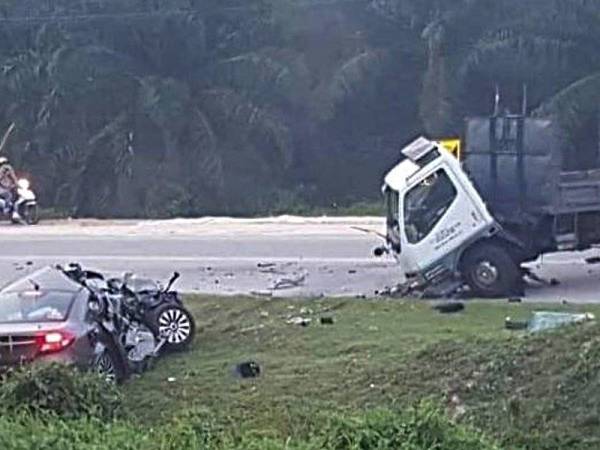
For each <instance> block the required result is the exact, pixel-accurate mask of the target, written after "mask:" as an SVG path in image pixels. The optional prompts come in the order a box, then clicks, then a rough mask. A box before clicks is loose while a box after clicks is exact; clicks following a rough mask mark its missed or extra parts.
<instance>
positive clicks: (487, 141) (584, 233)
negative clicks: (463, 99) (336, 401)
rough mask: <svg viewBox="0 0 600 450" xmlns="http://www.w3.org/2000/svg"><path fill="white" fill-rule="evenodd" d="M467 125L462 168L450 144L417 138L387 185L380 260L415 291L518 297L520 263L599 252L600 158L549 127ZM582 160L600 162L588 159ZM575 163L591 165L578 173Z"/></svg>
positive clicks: (516, 121) (481, 121) (533, 123)
mask: <svg viewBox="0 0 600 450" xmlns="http://www.w3.org/2000/svg"><path fill="white" fill-rule="evenodd" d="M466 125H467V126H466V131H465V136H464V138H465V140H464V141H465V143H466V146H465V148H464V152H462V155H461V156H462V160H461V161H459V160H458V158H457V157H456V155H457V153H456V152H452V149H450V150H449V149H448V147H449V145H448V143H447V142H444V141H442V142H435V141H432V140H429V139H426V138H424V137H420V138H418V139H416V140H415V141H413V142H412V143H410V144H409V145H407V146H406V147H405V148H404V149H403V150H402V155H403V157H404V159H403V160H402V161H401V162H400V163H398V164H397V165H396V166H395V167H394V168H393V169H392V170H391V171H390V172H389V173H388V174H387V175H386V177H385V182H384V186H383V192H384V195H385V198H386V204H387V232H386V247H385V249H384V250H385V251H387V252H389V253H391V254H392V255H393V256H394V257H395V258H396V260H397V261H398V263H399V265H400V267H401V269H402V272H403V273H404V275H405V277H406V278H407V280H408V282H409V283H411V284H413V285H418V286H431V285H439V284H440V283H443V282H444V281H446V280H454V281H458V282H460V283H461V284H466V285H468V286H469V288H470V290H471V292H472V293H473V294H474V295H476V296H479V297H499V296H504V295H513V294H520V293H521V291H522V280H523V276H522V275H523V273H524V271H523V269H522V268H521V265H522V263H524V262H527V261H533V260H535V259H536V258H538V257H539V256H540V255H542V254H545V253H552V252H559V251H580V250H586V249H588V248H590V247H591V246H594V245H598V244H600V150H596V149H595V148H593V149H591V150H589V149H586V148H584V149H581V148H578V147H573V146H572V145H570V144H569V141H568V139H566V138H565V133H564V131H563V130H562V129H561V127H560V126H559V125H558V124H557V123H556V121H553V120H552V119H547V118H533V117H525V116H522V115H504V116H492V117H476V118H471V119H468V120H467V123H466ZM451 148H453V147H451ZM458 148H459V149H460V147H458ZM584 150H589V151H590V152H591V153H593V154H596V152H598V155H597V157H596V158H591V157H590V158H582V157H581V154H583V153H585V152H584ZM577 159H580V160H582V161H583V162H585V164H583V163H581V164H578V165H576V167H577V168H578V170H575V171H573V170H572V168H573V165H574V163H573V161H574V160H577ZM379 253H381V251H380V252H379Z"/></svg>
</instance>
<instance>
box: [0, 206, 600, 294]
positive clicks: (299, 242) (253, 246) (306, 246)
mask: <svg viewBox="0 0 600 450" xmlns="http://www.w3.org/2000/svg"><path fill="white" fill-rule="evenodd" d="M353 226H358V227H361V228H367V229H372V230H379V231H381V230H382V227H383V223H382V221H381V219H379V218H335V219H333V218H332V219H324V218H314V219H299V218H290V217H284V218H278V219H258V220H234V219H226V218H223V219H219V218H209V219H197V220H173V221H144V222H136V221H108V222H102V221H64V222H55V223H46V224H42V225H39V226H35V227H20V226H9V225H0V239H1V242H2V251H1V254H0V283H2V284H4V283H6V282H8V281H10V280H12V279H15V278H17V277H20V276H23V275H25V274H26V273H28V272H29V271H32V270H35V269H37V268H39V267H40V266H43V265H47V264H56V263H63V264H64V263H68V262H73V261H77V262H80V263H82V264H84V265H85V266H90V267H94V268H97V269H100V270H106V271H110V272H115V273H120V272H125V271H133V272H136V273H140V274H142V275H145V276H149V277H152V278H155V279H166V278H168V277H169V275H170V273H171V272H172V271H174V270H177V271H179V272H180V273H181V274H182V278H181V281H180V282H179V288H180V289H181V290H183V291H188V292H191V291H193V292H201V293H209V294H221V295H233V294H240V293H241V294H249V293H252V292H254V293H258V294H261V295H266V294H267V293H269V292H274V295H276V296H321V295H336V296H346V295H349V296H356V295H361V296H362V295H364V296H367V297H371V296H374V294H375V292H376V291H378V290H381V289H383V288H384V287H386V286H392V285H394V284H395V283H397V282H398V281H400V278H399V276H400V275H399V270H398V268H397V267H396V266H395V263H394V261H393V260H391V259H377V258H374V257H373V256H371V251H372V249H373V248H374V247H375V246H376V245H377V244H378V238H377V237H375V236H373V235H370V234H365V233H362V232H360V231H357V230H355V229H353V228H352V227H353ZM592 256H600V250H590V251H588V252H585V253H565V254H557V255H546V256H545V257H544V258H543V259H542V260H540V261H537V262H536V263H534V264H532V268H533V269H534V270H535V272H536V273H537V274H539V275H540V276H542V277H547V278H556V279H557V280H559V281H560V284H559V285H558V286H531V287H530V288H528V290H527V296H526V299H527V300H528V301H544V302H545V301H563V300H567V301H569V302H574V303H588V302H600V292H599V291H600V264H598V265H592V264H587V263H586V262H585V260H586V259H587V258H589V257H592ZM289 280H291V281H295V282H298V284H299V285H298V286H297V287H287V288H282V289H275V290H273V289H272V288H273V287H274V286H276V285H277V284H278V283H279V284H280V285H282V284H285V282H286V281H289ZM282 287H284V286H282Z"/></svg>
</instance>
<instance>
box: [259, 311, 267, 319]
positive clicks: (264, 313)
mask: <svg viewBox="0 0 600 450" xmlns="http://www.w3.org/2000/svg"><path fill="white" fill-rule="evenodd" d="M260 317H262V318H264V319H266V318H268V317H269V311H261V312H260Z"/></svg>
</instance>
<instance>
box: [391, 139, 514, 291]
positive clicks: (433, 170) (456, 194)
mask: <svg viewBox="0 0 600 450" xmlns="http://www.w3.org/2000/svg"><path fill="white" fill-rule="evenodd" d="M402 154H403V155H404V157H405V159H404V160H403V161H402V162H400V163H399V164H398V165H397V166H396V167H394V168H393V169H392V170H391V171H390V172H389V173H388V174H387V176H386V177H385V182H384V186H383V193H384V196H385V200H386V206H387V219H386V224H387V232H386V240H387V251H388V252H390V253H391V254H392V255H393V256H394V257H395V258H396V260H397V261H398V263H399V265H400V267H401V268H402V271H403V272H404V275H405V277H406V278H407V280H409V281H410V282H412V283H415V284H417V285H421V286H427V285H432V284H438V283H441V282H443V281H445V280H449V279H456V278H457V277H460V274H459V272H460V271H461V270H464V269H465V268H464V264H465V262H467V263H469V264H475V267H474V268H469V269H468V272H470V273H471V275H475V279H474V280H473V281H474V282H473V283H472V284H471V283H470V285H471V288H472V289H473V290H475V291H476V292H477V293H478V294H480V295H484V296H489V295H494V294H497V293H498V292H500V291H501V290H503V289H506V286H505V285H506V282H509V281H510V282H511V283H513V282H514V280H513V279H512V277H514V274H515V272H518V268H517V267H516V265H514V264H509V265H511V267H510V268H509V269H508V270H509V272H511V274H510V275H504V274H503V273H500V272H501V271H502V270H504V267H502V266H503V265H504V263H505V260H506V259H507V258H508V257H506V258H504V257H501V259H502V261H501V262H497V261H495V260H494V258H489V260H486V259H484V258H480V257H479V258H477V257H476V258H473V250H472V249H473V248H474V247H473V244H474V243H476V242H481V243H484V242H485V243H486V245H484V246H483V247H482V248H484V251H485V248H486V246H489V245H492V244H491V242H492V240H493V239H494V236H495V235H496V234H498V233H499V232H500V230H501V227H500V225H499V224H498V223H496V221H495V219H494V217H492V215H491V214H490V212H489V211H488V209H487V207H486V205H485V203H484V201H483V200H482V198H481V197H480V196H479V194H478V192H477V190H476V189H475V187H474V186H473V185H472V183H471V182H470V180H469V178H468V176H467V175H466V174H465V173H464V172H463V170H462V169H461V167H460V162H459V161H458V160H457V159H456V158H455V157H454V156H453V155H452V154H451V153H450V152H449V151H448V150H447V149H446V148H445V147H444V146H443V145H441V144H439V143H437V142H435V141H431V140H428V139H426V138H424V137H420V138H418V139H416V140H415V141H414V142H412V143H410V144H409V145H408V146H406V147H405V148H404V149H403V150H402ZM494 251H498V250H497V249H496V250H492V253H493V252H494ZM478 254H481V251H478V252H476V255H478ZM465 258H466V259H465ZM508 259H509V258H508ZM461 266H462V267H461ZM507 278H511V280H508V279H507Z"/></svg>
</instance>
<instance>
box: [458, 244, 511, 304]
mask: <svg viewBox="0 0 600 450" xmlns="http://www.w3.org/2000/svg"><path fill="white" fill-rule="evenodd" d="M461 268H462V274H463V278H464V281H465V282H466V283H467V284H468V285H469V287H470V288H471V291H472V292H473V294H474V295H476V296H479V297H486V298H493V297H502V296H505V295H510V294H511V293H512V292H513V291H514V290H515V289H516V288H517V286H518V284H519V279H520V275H519V274H520V271H519V266H518V264H517V263H516V262H515V261H514V260H513V259H512V258H511V256H510V254H509V253H508V252H507V251H506V250H505V249H504V248H502V247H500V246H498V245H494V244H483V245H479V246H477V247H475V248H474V249H473V250H471V251H468V252H467V253H466V254H465V255H464V257H463V262H462V264H461Z"/></svg>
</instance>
